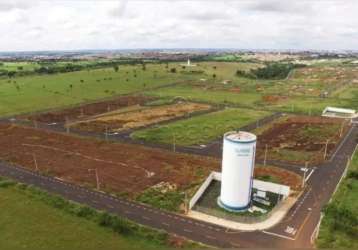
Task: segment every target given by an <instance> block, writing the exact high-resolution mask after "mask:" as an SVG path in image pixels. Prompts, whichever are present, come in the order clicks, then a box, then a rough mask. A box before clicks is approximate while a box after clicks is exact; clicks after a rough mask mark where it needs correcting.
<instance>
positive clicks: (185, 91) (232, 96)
mask: <svg viewBox="0 0 358 250" xmlns="http://www.w3.org/2000/svg"><path fill="white" fill-rule="evenodd" d="M146 94H147V95H151V96H156V97H182V98H184V99H187V100H193V101H201V102H208V103H214V104H234V105H241V106H243V107H253V106H255V103H257V102H260V101H261V95H260V94H256V93H234V92H229V91H211V90H204V89H201V88H195V87H193V86H190V85H184V86H175V87H168V88H160V89H157V90H153V91H148V92H146Z"/></svg>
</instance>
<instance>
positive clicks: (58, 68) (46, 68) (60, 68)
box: [0, 59, 145, 78]
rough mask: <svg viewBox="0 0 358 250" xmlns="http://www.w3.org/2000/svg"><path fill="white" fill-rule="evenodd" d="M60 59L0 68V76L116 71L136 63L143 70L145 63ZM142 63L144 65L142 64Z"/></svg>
mask: <svg viewBox="0 0 358 250" xmlns="http://www.w3.org/2000/svg"><path fill="white" fill-rule="evenodd" d="M59 62H61V61H43V62H38V64H39V65H40V67H39V68H35V69H33V70H23V68H21V69H19V71H14V70H6V69H0V77H8V78H12V77H15V76H26V75H34V74H57V73H67V72H74V71H80V70H86V69H87V70H89V69H98V68H106V67H113V69H114V71H116V72H117V71H118V69H119V66H120V65H138V64H141V65H142V68H143V70H145V64H144V62H143V60H141V59H121V60H112V61H99V62H91V63H88V64H85V63H84V64H81V63H80V62H79V61H76V60H74V61H70V62H68V63H66V64H60V63H59ZM143 65H144V66H143Z"/></svg>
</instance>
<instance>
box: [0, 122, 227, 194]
mask: <svg viewBox="0 0 358 250" xmlns="http://www.w3.org/2000/svg"><path fill="white" fill-rule="evenodd" d="M34 157H36V160H37V166H38V169H39V171H40V172H42V173H46V174H49V175H52V176H57V177H59V178H62V179H64V180H66V181H69V182H73V183H77V184H81V185H89V186H91V187H94V186H95V185H96V178H95V175H94V173H93V172H89V171H88V169H97V170H98V175H99V179H100V183H101V188H102V189H103V190H107V191H113V192H115V193H122V194H124V193H125V194H127V195H129V196H131V197H132V196H135V195H136V194H139V193H140V192H142V191H143V190H145V189H147V188H150V187H152V186H153V185H156V184H158V183H161V182H166V183H170V184H172V185H175V186H176V187H177V188H178V189H179V190H180V189H182V188H185V187H186V186H188V185H191V184H192V183H197V182H198V183H200V182H201V181H203V178H205V177H206V176H207V174H208V173H209V172H210V171H211V170H213V169H216V170H217V169H218V167H219V166H220V164H219V162H218V161H217V160H214V159H211V158H206V157H199V156H192V155H186V154H176V153H172V152H169V151H166V150H159V149H152V148H147V147H143V146H138V145H127V144H117V143H115V144H114V143H106V142H103V141H98V140H93V139H88V138H78V137H73V136H68V135H64V134H60V133H54V132H43V131H39V130H35V129H31V128H25V127H20V126H14V125H5V124H1V125H0V158H1V159H2V160H6V161H8V162H12V163H15V164H18V165H20V166H24V167H26V168H30V169H35V164H34Z"/></svg>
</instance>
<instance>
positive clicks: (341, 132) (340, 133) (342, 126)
mask: <svg viewBox="0 0 358 250" xmlns="http://www.w3.org/2000/svg"><path fill="white" fill-rule="evenodd" d="M343 128H344V121H343V122H342V125H341V131H340V132H339V137H342V135H343Z"/></svg>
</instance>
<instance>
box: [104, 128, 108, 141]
mask: <svg viewBox="0 0 358 250" xmlns="http://www.w3.org/2000/svg"><path fill="white" fill-rule="evenodd" d="M104 137H105V140H106V141H108V126H107V125H106V131H105V134H104Z"/></svg>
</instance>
